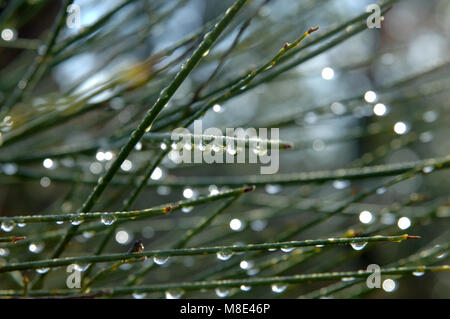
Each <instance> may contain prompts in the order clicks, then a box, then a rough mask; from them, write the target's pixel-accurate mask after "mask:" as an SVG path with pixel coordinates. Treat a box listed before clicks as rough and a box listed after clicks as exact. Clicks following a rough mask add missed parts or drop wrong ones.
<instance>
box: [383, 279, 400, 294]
mask: <svg viewBox="0 0 450 319" xmlns="http://www.w3.org/2000/svg"><path fill="white" fill-rule="evenodd" d="M382 286H383V290H384V291H386V292H393V291H394V290H395V288H396V287H397V284H396V282H395V281H394V280H392V279H386V280H384V281H383V285H382Z"/></svg>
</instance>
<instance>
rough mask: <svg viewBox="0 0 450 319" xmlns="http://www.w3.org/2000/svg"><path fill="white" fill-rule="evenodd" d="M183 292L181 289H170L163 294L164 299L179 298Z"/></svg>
mask: <svg viewBox="0 0 450 319" xmlns="http://www.w3.org/2000/svg"><path fill="white" fill-rule="evenodd" d="M183 293H184V292H183V290H181V289H172V290H168V291H166V293H165V295H166V299H180V298H181V296H182V295H183Z"/></svg>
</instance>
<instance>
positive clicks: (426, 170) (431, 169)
mask: <svg viewBox="0 0 450 319" xmlns="http://www.w3.org/2000/svg"><path fill="white" fill-rule="evenodd" d="M422 171H423V172H424V173H425V174H430V173H432V172H433V171H434V167H433V166H425V167H424V168H423V169H422Z"/></svg>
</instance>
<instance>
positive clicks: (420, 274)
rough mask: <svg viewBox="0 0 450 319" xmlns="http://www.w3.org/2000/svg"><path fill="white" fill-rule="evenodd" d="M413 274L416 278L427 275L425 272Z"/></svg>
mask: <svg viewBox="0 0 450 319" xmlns="http://www.w3.org/2000/svg"><path fill="white" fill-rule="evenodd" d="M412 274H413V276H415V277H422V276H423V275H425V272H423V271H414V272H413V273H412Z"/></svg>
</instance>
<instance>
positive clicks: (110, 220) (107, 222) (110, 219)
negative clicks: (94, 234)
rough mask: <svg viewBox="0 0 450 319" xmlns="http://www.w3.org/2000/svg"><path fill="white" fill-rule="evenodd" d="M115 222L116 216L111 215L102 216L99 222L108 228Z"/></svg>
mask: <svg viewBox="0 0 450 319" xmlns="http://www.w3.org/2000/svg"><path fill="white" fill-rule="evenodd" d="M116 220H117V217H116V216H111V215H103V216H102V218H101V222H102V224H103V225H106V226H110V225H112V224H114V222H115V221H116Z"/></svg>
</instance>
